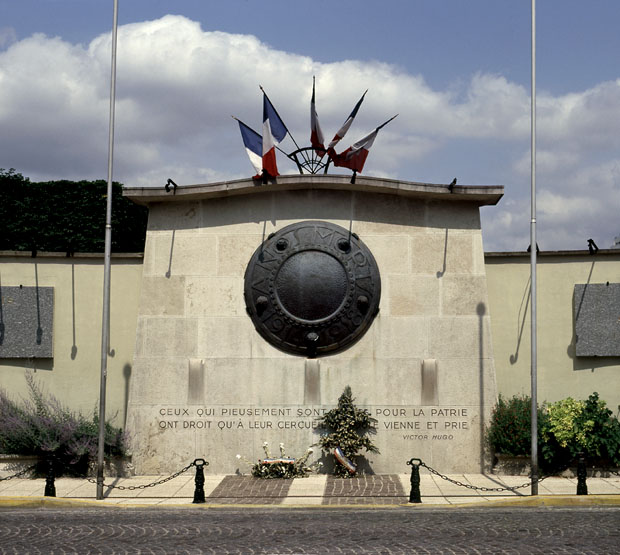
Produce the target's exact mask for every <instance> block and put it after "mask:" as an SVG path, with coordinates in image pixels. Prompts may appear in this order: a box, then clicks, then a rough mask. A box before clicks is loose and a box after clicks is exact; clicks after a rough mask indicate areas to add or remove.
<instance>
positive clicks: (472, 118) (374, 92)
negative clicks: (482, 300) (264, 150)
mask: <svg viewBox="0 0 620 555" xmlns="http://www.w3.org/2000/svg"><path fill="white" fill-rule="evenodd" d="M112 5H113V2H112V0H105V1H104V0H73V1H72V0H37V1H34V0H0V16H1V17H0V128H2V129H4V130H5V132H3V133H2V134H0V135H1V136H0V167H5V168H8V167H14V168H16V169H17V170H18V171H20V172H21V173H23V174H24V175H27V176H29V177H30V178H31V179H33V180H43V179H59V178H68V179H81V178H85V179H94V178H105V176H106V168H107V104H106V101H107V95H108V85H107V82H106V81H107V79H109V33H110V29H111V24H112ZM119 5H120V9H119V26H120V28H119V44H118V48H119V51H118V52H119V54H118V88H117V100H118V104H117V128H116V143H115V144H116V161H115V174H114V175H115V179H117V180H119V181H122V182H123V183H125V184H126V185H127V186H160V185H161V184H162V183H165V179H166V178H168V177H172V178H173V179H175V181H176V182H177V183H183V184H184V183H202V182H209V181H214V180H220V179H234V178H240V177H247V176H249V175H252V173H253V171H252V168H251V166H250V165H249V162H248V160H247V157H245V153H244V151H243V148H242V145H241V141H240V138H239V133H238V129H237V128H236V125H235V124H234V122H233V121H232V120H231V119H230V115H231V114H234V115H235V116H238V117H240V118H241V119H243V120H244V121H245V122H246V123H248V124H249V125H251V126H253V127H255V128H257V129H258V128H259V127H260V119H261V96H260V91H259V89H258V85H259V84H262V85H263V86H264V87H265V88H266V90H267V92H268V93H269V95H270V97H271V99H272V100H273V102H274V104H275V105H276V107H277V108H278V111H279V112H280V114H281V115H282V117H283V119H284V120H285V122H286V123H287V125H288V126H289V128H290V129H291V130H292V131H293V134H294V135H295V137H296V139H297V141H298V142H299V143H304V144H305V143H307V142H308V137H307V135H308V136H309V129H308V127H309V114H308V112H309V97H310V92H311V84H312V75H316V76H317V110H318V113H319V117H320V120H321V125H322V127H323V131H324V134H325V135H326V136H331V135H332V134H333V133H334V132H335V130H336V129H337V128H338V126H339V125H340V124H341V123H342V121H343V120H344V118H345V117H346V115H348V113H349V112H350V110H351V108H352V107H353V105H354V104H355V102H356V101H357V99H358V98H359V96H360V95H361V93H362V92H363V91H364V90H365V89H366V88H368V89H369V92H368V95H367V97H366V100H365V102H364V105H363V106H362V109H361V110H360V113H359V116H358V119H357V120H356V122H355V123H354V125H353V126H352V128H351V130H350V131H349V135H347V138H346V139H345V140H344V141H343V143H345V142H347V141H348V143H347V144H346V145H345V144H343V148H346V147H347V146H349V144H350V143H351V142H354V141H355V140H357V139H359V138H361V137H362V136H363V135H365V134H366V133H367V132H368V131H370V130H372V128H374V127H375V126H376V125H377V124H379V123H381V122H382V121H384V120H385V119H387V118H388V117H390V116H391V115H393V114H394V113H399V114H400V116H399V118H397V119H396V120H395V121H394V122H393V123H391V124H390V125H389V126H388V127H386V128H385V129H384V130H382V131H381V133H380V134H379V137H378V138H377V141H376V142H375V145H374V146H373V149H372V151H371V153H370V156H369V158H368V161H367V163H366V167H365V169H364V173H365V174H368V175H378V176H388V177H395V178H400V179H404V180H409V181H422V182H432V183H449V182H450V181H451V180H452V178H453V177H457V178H458V180H459V184H464V185H466V184H478V185H495V184H500V185H504V186H505V188H506V193H505V197H504V199H503V200H502V201H501V202H500V204H499V205H498V206H497V207H492V208H484V209H483V210H482V218H483V234H484V241H485V249H486V250H523V249H524V248H525V247H527V245H528V244H529V94H530V1H529V0H468V1H465V0H432V1H431V0H424V1H422V0H409V1H405V0H402V1H401V0H385V1H383V2H376V1H365V0H357V1H349V0H340V1H334V0H332V1H322V0H314V1H313V2H297V1H293V0H288V1H279V0H278V1H274V0H263V1H253V0H227V1H221V2H216V1H206V0H201V1H198V0H177V1H175V2H171V1H160V0H120V2H119ZM170 15H173V16H175V17H170ZM619 21H620V2H617V0H590V1H588V2H585V1H583V0H582V1H580V2H578V1H576V0H538V2H537V31H538V32H537V91H538V139H537V140H538V178H537V183H538V188H539V199H538V235H539V244H540V246H541V249H543V250H558V249H584V248H587V239H588V238H590V237H592V238H594V240H595V241H596V242H597V244H598V245H599V246H600V247H601V248H605V247H609V246H610V245H611V243H612V241H613V237H614V236H616V235H620V218H619V217H618V213H619V205H620V203H619V201H618V198H619V194H618V193H620V134H618V132H617V129H618V123H619V120H620V68H619V67H618V52H620V33H618V29H617V27H618V22H619ZM288 146H290V145H287V144H286V143H285V144H284V145H283V147H284V148H287V147H288ZM280 169H281V172H282V173H289V172H294V171H295V170H294V167H291V166H288V165H287V161H286V160H283V161H282V162H281V163H280Z"/></svg>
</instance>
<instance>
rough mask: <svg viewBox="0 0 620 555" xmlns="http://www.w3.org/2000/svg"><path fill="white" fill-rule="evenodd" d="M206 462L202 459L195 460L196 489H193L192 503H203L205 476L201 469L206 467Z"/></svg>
mask: <svg viewBox="0 0 620 555" xmlns="http://www.w3.org/2000/svg"><path fill="white" fill-rule="evenodd" d="M208 464H209V463H208V462H207V461H205V460H204V459H195V460H194V466H195V467H196V479H195V480H194V482H195V483H196V488H195V489H194V501H192V503H205V487H204V486H205V474H204V472H203V470H202V469H203V467H205V466H208Z"/></svg>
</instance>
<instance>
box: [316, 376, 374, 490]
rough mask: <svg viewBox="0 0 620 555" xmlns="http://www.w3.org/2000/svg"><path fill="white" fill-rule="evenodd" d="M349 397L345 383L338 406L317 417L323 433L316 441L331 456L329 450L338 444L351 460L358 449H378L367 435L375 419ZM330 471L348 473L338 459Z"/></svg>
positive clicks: (347, 475)
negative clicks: (324, 431) (319, 417)
mask: <svg viewBox="0 0 620 555" xmlns="http://www.w3.org/2000/svg"><path fill="white" fill-rule="evenodd" d="M353 401H354V399H353V394H352V392H351V388H350V387H349V386H347V387H345V389H344V391H343V393H342V395H341V396H340V398H339V399H338V406H337V407H336V408H335V409H332V410H330V411H328V412H326V413H325V414H324V415H323V416H322V417H321V419H320V421H319V427H320V428H322V429H325V430H327V433H326V434H324V435H321V438H320V439H319V441H318V445H320V447H321V449H323V451H324V452H327V453H329V454H330V455H332V456H333V450H334V449H335V448H336V447H340V449H342V452H343V454H344V456H345V457H346V458H347V459H349V460H350V461H351V462H353V463H354V464H355V460H356V458H357V457H358V456H359V455H358V454H359V452H360V451H361V450H362V449H366V451H367V452H371V453H379V450H378V449H377V447H376V446H375V445H374V444H373V443H372V441H371V439H370V437H369V434H371V433H376V428H375V424H376V423H377V421H376V420H375V419H374V418H372V417H371V416H370V414H369V413H368V411H366V410H362V409H358V408H357V407H356V406H355V404H354V402H353ZM334 474H335V475H336V476H339V477H341V478H350V477H351V473H350V472H349V471H348V470H347V469H346V468H345V467H344V466H343V465H342V464H339V463H336V464H335V465H334Z"/></svg>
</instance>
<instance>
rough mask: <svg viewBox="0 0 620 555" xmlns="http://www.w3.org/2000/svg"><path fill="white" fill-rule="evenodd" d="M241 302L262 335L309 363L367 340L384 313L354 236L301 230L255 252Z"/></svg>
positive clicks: (372, 270) (369, 263)
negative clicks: (376, 317)
mask: <svg viewBox="0 0 620 555" xmlns="http://www.w3.org/2000/svg"><path fill="white" fill-rule="evenodd" d="M244 296H245V304H246V309H247V311H248V314H249V315H250V318H252V322H254V326H255V327H256V330H257V331H258V333H260V334H261V335H262V336H263V337H264V338H265V339H266V340H267V341H268V342H269V343H271V344H272V345H273V346H275V347H277V348H278V349H281V350H283V351H286V352H287V353H293V354H297V355H303V356H306V357H310V358H312V357H316V356H321V355H327V354H332V353H336V352H338V351H342V350H343V349H346V348H347V347H349V346H350V345H352V344H353V343H354V342H355V341H357V340H358V339H359V338H360V337H361V336H362V335H363V334H364V333H365V332H366V330H367V329H368V328H369V327H370V324H371V323H372V321H373V319H374V317H375V315H376V314H377V312H378V310H379V300H380V298H381V278H380V276H379V269H378V268H377V263H376V262H375V259H374V257H373V256H372V253H371V252H370V250H369V249H368V247H366V245H364V243H362V241H361V240H360V239H359V237H358V236H357V235H356V234H355V233H350V232H349V231H348V230H346V229H344V228H342V227H340V226H337V225H335V224H331V223H328V222H319V221H311V222H300V223H296V224H292V225H289V226H287V227H285V228H283V229H281V230H280V231H278V232H277V233H274V234H272V235H270V236H269V237H268V238H267V240H266V241H264V242H263V244H262V245H260V247H258V249H257V250H256V252H255V253H254V254H253V255H252V258H251V259H250V262H249V264H248V267H247V269H246V271H245V290H244Z"/></svg>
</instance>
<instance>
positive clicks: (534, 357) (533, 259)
mask: <svg viewBox="0 0 620 555" xmlns="http://www.w3.org/2000/svg"><path fill="white" fill-rule="evenodd" d="M531 120H532V121H531V222H530V271H531V281H530V288H531V289H530V291H531V296H530V302H531V307H532V310H531V318H532V323H531V357H532V360H531V367H532V369H531V400H532V407H531V410H532V449H531V451H532V460H531V467H532V478H531V480H532V483H531V485H532V495H538V399H537V398H538V394H537V389H538V384H537V380H538V376H537V333H536V332H537V329H536V255H537V254H538V253H537V252H536V251H537V246H536V0H532V98H531Z"/></svg>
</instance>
